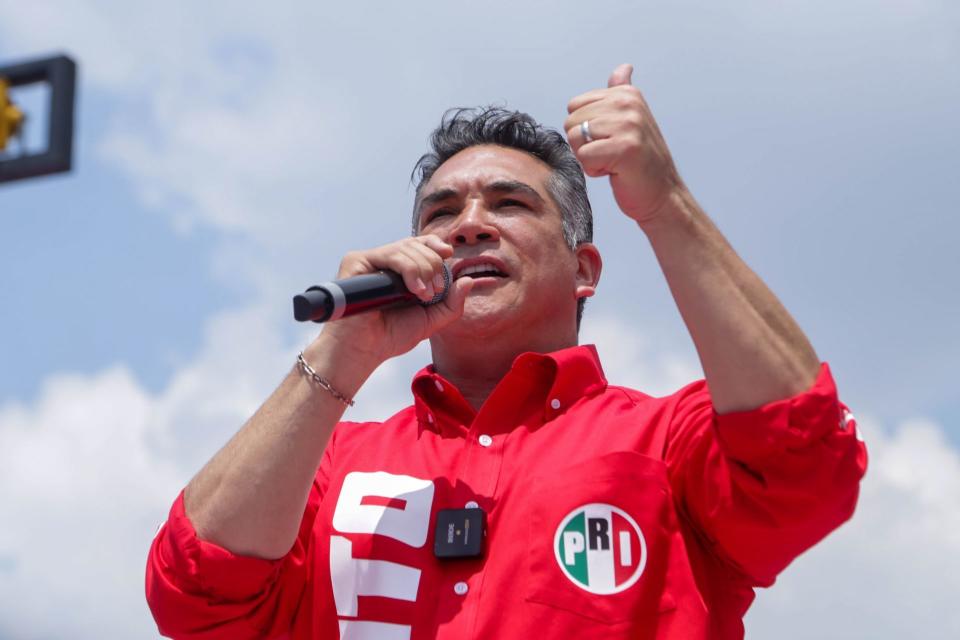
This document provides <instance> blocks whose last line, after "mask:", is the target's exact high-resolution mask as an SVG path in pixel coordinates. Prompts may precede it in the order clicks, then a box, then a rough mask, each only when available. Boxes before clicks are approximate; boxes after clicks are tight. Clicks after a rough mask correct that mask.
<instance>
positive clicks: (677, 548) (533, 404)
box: [147, 346, 866, 640]
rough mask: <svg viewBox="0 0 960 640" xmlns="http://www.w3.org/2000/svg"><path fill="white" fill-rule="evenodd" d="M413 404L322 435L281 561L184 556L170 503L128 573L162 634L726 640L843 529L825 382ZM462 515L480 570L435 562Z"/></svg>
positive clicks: (850, 491)
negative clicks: (791, 569) (728, 393)
mask: <svg viewBox="0 0 960 640" xmlns="http://www.w3.org/2000/svg"><path fill="white" fill-rule="evenodd" d="M413 396H414V400H415V402H414V405H413V406H411V407H408V408H406V409H404V410H402V411H400V412H399V413H397V414H396V415H394V416H393V417H391V418H389V419H388V420H386V421H385V422H383V423H350V422H344V423H341V424H339V425H338V426H337V428H336V429H335V430H334V433H333V436H332V438H331V440H330V443H329V444H328V445H327V448H326V452H325V454H324V457H323V460H322V462H321V464H320V467H319V470H318V473H317V475H316V479H315V481H314V485H313V490H312V492H311V494H310V498H309V501H308V503H307V507H306V511H305V513H304V517H303V522H302V525H301V528H300V534H299V537H298V539H297V541H296V543H295V545H294V547H293V549H292V550H291V551H290V553H289V554H288V555H287V556H286V557H284V558H282V559H279V560H276V561H266V560H260V559H254V558H245V557H240V556H236V555H234V554H232V553H230V552H229V551H227V550H225V549H223V548H221V547H218V546H217V545H214V544H211V543H209V542H205V541H202V540H199V539H198V538H197V537H196V534H195V532H194V530H193V527H192V526H191V524H190V522H189V520H188V519H187V517H186V516H185V514H184V510H183V502H182V496H181V497H179V498H178V499H177V500H176V502H175V503H174V505H173V508H172V510H171V512H170V518H169V520H168V522H167V524H166V526H164V527H163V528H162V530H161V531H160V533H159V534H158V536H157V538H156V539H155V541H154V544H153V546H152V548H151V551H150V558H149V562H148V566H147V598H148V601H149V603H150V606H151V608H152V610H153V613H154V616H155V618H156V620H157V624H158V626H159V628H160V630H161V632H163V633H164V634H168V635H170V636H172V637H177V638H195V639H201V638H204V639H211V640H212V639H219V638H230V639H236V638H268V637H269V638H273V637H276V638H337V637H339V638H342V639H344V640H367V639H374V638H376V639H379V640H393V639H404V640H406V639H409V640H425V639H427V638H431V639H432V638H439V639H443V640H464V639H468V638H506V639H510V638H524V639H526V638H531V637H539V638H605V639H609V638H682V639H684V640H692V639H699V638H703V639H706V638H710V639H716V638H740V637H742V636H743V624H742V617H743V615H744V613H745V612H746V610H747V608H748V607H749V605H750V603H751V602H752V600H753V597H754V592H753V588H754V587H756V586H768V585H770V584H772V583H773V581H774V577H775V576H776V575H777V573H778V572H779V571H781V570H782V569H783V568H784V567H785V566H786V565H787V564H788V563H789V562H790V561H791V560H792V559H793V558H794V557H796V556H797V555H798V554H799V553H801V552H802V551H803V550H804V549H806V548H808V547H810V546H811V545H812V544H814V543H815V542H817V541H818V540H820V539H821V538H822V537H823V536H825V535H826V534H827V533H828V532H829V531H831V530H832V529H834V528H835V527H837V526H838V525H839V524H840V523H842V522H843V521H844V520H846V519H847V518H849V517H850V515H851V514H852V513H853V509H854V505H855V503H856V499H857V493H858V487H859V480H860V478H861V477H862V475H863V473H864V471H865V468H866V450H865V449H864V447H863V444H862V442H860V440H859V439H858V437H857V434H856V426H855V424H854V423H853V421H852V418H851V416H850V414H849V412H848V411H847V410H846V408H845V407H844V406H843V405H842V404H841V403H840V402H839V401H838V399H837V393H836V388H835V386H834V382H833V380H832V378H831V376H830V372H829V369H828V367H827V365H825V364H824V365H823V366H822V368H821V371H820V374H819V376H818V378H817V380H816V382H815V383H814V385H813V386H812V387H811V388H810V389H809V390H808V391H807V392H805V393H803V394H800V395H798V396H796V397H793V398H789V399H785V400H782V401H778V402H773V403H771V404H768V405H766V406H763V407H761V408H758V409H756V410H753V411H746V412H742V413H734V414H727V415H717V414H716V413H715V412H714V410H713V405H712V404H711V401H710V396H709V393H708V390H707V388H706V385H705V383H704V382H702V381H701V382H697V383H694V384H691V385H689V386H687V387H685V388H683V389H681V390H680V391H679V392H677V393H675V394H673V395H671V396H668V397H665V398H653V397H650V396H647V395H645V394H643V393H640V392H638V391H635V390H632V389H626V388H623V387H616V386H611V385H608V384H607V381H606V379H605V377H604V375H603V371H602V369H601V367H600V363H599V360H598V358H597V355H596V351H595V350H594V349H593V347H589V346H586V347H574V348H570V349H565V350H563V351H559V352H555V353H552V354H548V355H542V354H533V353H527V354H523V355H521V356H519V357H518V358H517V359H516V361H515V362H514V364H513V367H512V368H511V370H510V371H509V373H507V375H506V376H505V377H504V378H503V380H502V381H501V382H500V384H499V385H498V386H497V387H496V389H495V390H494V391H493V393H492V394H491V395H490V397H489V398H488V399H487V401H486V403H485V404H484V405H483V407H482V408H481V409H480V411H474V410H473V409H472V408H471V406H470V405H469V404H468V403H467V402H466V400H465V399H464V398H463V396H462V395H461V394H460V392H459V391H458V390H457V389H456V388H455V387H454V386H453V385H452V384H451V383H450V382H449V381H447V380H445V379H443V378H442V377H441V376H439V375H437V374H436V373H435V372H434V371H433V370H432V368H431V367H427V368H426V369H423V370H422V371H420V372H419V373H418V374H417V375H416V377H415V378H414V380H413ZM476 507H479V508H481V509H483V510H484V511H485V513H486V519H487V525H486V535H485V540H484V551H483V555H482V556H481V557H478V558H467V559H452V560H451V559H438V558H437V557H436V556H435V555H434V542H435V536H436V535H440V536H444V537H445V536H448V535H449V536H454V533H455V532H454V530H453V529H450V530H447V529H444V530H443V531H440V532H437V531H435V522H436V517H437V512H438V511H439V510H441V509H463V508H476ZM462 533H463V532H462V531H460V530H459V529H458V530H457V531H456V534H457V535H461V534H462ZM476 533H477V532H474V535H476ZM467 534H468V535H469V532H467Z"/></svg>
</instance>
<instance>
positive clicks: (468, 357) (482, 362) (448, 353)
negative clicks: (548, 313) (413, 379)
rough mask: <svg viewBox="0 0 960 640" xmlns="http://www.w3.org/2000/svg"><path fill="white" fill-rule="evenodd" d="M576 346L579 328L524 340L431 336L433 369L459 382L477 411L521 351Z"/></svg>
mask: <svg viewBox="0 0 960 640" xmlns="http://www.w3.org/2000/svg"><path fill="white" fill-rule="evenodd" d="M576 345H577V335H576V331H574V332H573V334H572V336H566V337H565V338H562V339H545V338H539V339H533V340H530V339H528V340H525V341H522V342H518V341H510V340H504V339H503V337H502V336H498V337H497V338H492V337H491V336H485V337H484V338H481V339H477V338H476V337H475V336H471V337H466V336H463V335H462V334H461V335H450V334H444V335H439V334H438V335H434V337H433V338H431V339H430V347H431V351H432V353H433V366H434V369H435V370H436V372H437V373H439V374H440V375H442V376H443V377H444V378H446V379H447V380H449V381H450V382H452V383H453V384H454V385H456V387H457V388H458V389H459V390H460V393H461V394H463V397H464V398H465V399H466V400H467V402H469V403H470V406H472V407H473V408H474V410H475V411H479V410H480V407H482V406H483V403H484V402H486V400H487V398H488V397H489V396H490V394H491V393H492V392H493V389H494V387H496V386H497V384H499V382H500V380H502V379H503V377H504V376H505V375H506V374H507V372H508V371H510V367H511V366H512V365H513V361H514V360H515V359H516V357H517V356H519V355H520V354H521V353H526V352H528V351H532V352H534V353H550V352H552V351H558V350H560V349H566V348H567V347H573V346H576Z"/></svg>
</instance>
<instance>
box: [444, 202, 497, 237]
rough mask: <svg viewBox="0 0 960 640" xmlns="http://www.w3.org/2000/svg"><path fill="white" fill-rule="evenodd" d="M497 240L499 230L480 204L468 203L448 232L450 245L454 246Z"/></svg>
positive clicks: (489, 214) (484, 207)
mask: <svg viewBox="0 0 960 640" xmlns="http://www.w3.org/2000/svg"><path fill="white" fill-rule="evenodd" d="M499 239H500V230H499V229H497V226H496V225H495V224H494V222H493V219H492V216H491V213H490V211H488V210H487V208H486V206H485V205H484V204H482V203H480V202H469V203H468V204H467V206H466V207H464V209H463V210H462V211H461V212H460V215H459V216H458V217H457V221H456V225H454V227H453V228H452V229H451V230H450V243H451V244H453V245H455V246H456V245H461V244H466V245H470V244H476V243H478V242H490V241H497V240H499Z"/></svg>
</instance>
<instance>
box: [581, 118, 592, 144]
mask: <svg viewBox="0 0 960 640" xmlns="http://www.w3.org/2000/svg"><path fill="white" fill-rule="evenodd" d="M580 133H582V134H583V140H584V142H593V136H592V135H590V121H589V120H584V121H583V122H581V123H580Z"/></svg>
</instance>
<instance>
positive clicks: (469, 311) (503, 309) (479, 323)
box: [444, 296, 516, 337]
mask: <svg viewBox="0 0 960 640" xmlns="http://www.w3.org/2000/svg"><path fill="white" fill-rule="evenodd" d="M515 317H516V314H515V313H513V307H512V306H506V305H503V304H497V303H495V302H494V301H492V300H489V299H487V298H484V297H473V296H468V297H467V301H466V304H465V305H464V308H463V315H462V316H460V318H458V319H457V320H456V321H455V322H453V323H452V324H450V326H448V327H447V328H446V329H445V330H444V332H445V333H450V332H455V333H460V332H469V334H470V336H471V337H476V336H487V335H495V334H497V333H498V332H500V330H501V328H502V327H503V326H504V324H505V323H509V322H512V321H514V319H515Z"/></svg>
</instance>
